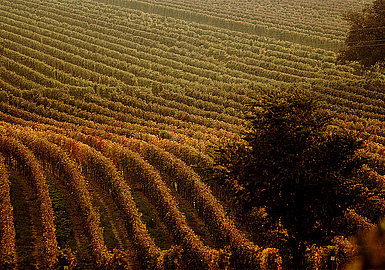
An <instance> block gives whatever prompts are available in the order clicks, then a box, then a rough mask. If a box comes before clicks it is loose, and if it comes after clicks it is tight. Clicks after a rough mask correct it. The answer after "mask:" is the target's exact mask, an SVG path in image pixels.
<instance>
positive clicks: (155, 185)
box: [0, 0, 385, 269]
mask: <svg viewBox="0 0 385 270" xmlns="http://www.w3.org/2000/svg"><path fill="white" fill-rule="evenodd" d="M234 3H237V4H234ZM321 3H322V4H321ZM362 4H363V2H362V1H359V0H356V1H355V0H350V1H342V0H333V1H329V2H328V4H324V1H319V0H311V1H310V0H309V1H306V2H305V1H299V0H298V1H259V0H258V1H257V0H255V1H214V0H209V1H198V0H195V1H183V0H178V1H166V0H157V1H128V0H81V1H80V0H60V1H58V0H2V1H0V52H1V53H0V120H1V125H0V134H1V136H0V154H1V159H0V166H1V170H0V193H1V194H0V197H1V198H4V199H2V200H1V202H0V203H1V207H0V217H1V219H0V235H1V238H0V240H1V242H0V264H1V266H5V265H8V266H16V267H18V268H20V269H24V268H28V267H29V268H36V267H41V268H55V267H56V266H57V264H58V262H60V264H62V265H68V264H70V263H71V262H72V259H73V257H74V256H75V257H76V260H77V264H78V266H79V268H81V269H94V268H95V267H100V268H105V269H113V267H116V268H117V269H120V268H122V267H123V266H125V267H127V268H128V269H174V268H173V267H181V268H182V269H189V268H196V269H225V268H229V269H256V268H263V269H267V268H269V269H270V268H279V267H280V264H281V256H282V254H280V253H279V250H277V249H275V248H273V247H264V246H259V245H258V243H256V242H253V241H252V239H251V238H252V237H251V236H250V232H249V231H248V229H247V226H244V224H239V223H238V221H236V220H233V219H232V217H230V216H229V215H228V214H227V212H228V210H229V209H227V208H224V206H223V205H226V196H224V194H223V192H221V190H220V188H218V187H210V186H208V185H207V184H206V183H205V182H204V176H205V175H204V174H203V173H202V170H201V169H200V168H205V167H210V166H212V162H213V161H212V160H211V158H210V157H209V156H208V154H207V148H208V146H209V145H210V143H211V142H215V141H217V140H219V139H220V138H223V137H229V138H232V137H236V136H237V134H238V133H237V132H238V131H239V130H241V129H244V128H246V121H245V120H244V115H243V114H244V112H245V110H246V107H247V104H250V103H252V102H253V101H254V100H255V99H256V98H257V97H258V96H259V95H260V94H261V93H266V92H269V91H276V90H279V91H290V87H291V86H292V85H293V84H295V85H297V86H298V87H301V88H306V89H308V90H309V91H312V92H313V94H314V96H317V97H320V98H321V99H322V100H324V103H323V104H324V108H325V110H329V111H331V112H333V113H334V115H335V118H336V122H337V123H339V124H340V125H342V126H345V127H347V128H348V129H351V130H357V131H360V134H362V136H364V137H367V138H369V141H368V143H367V149H366V150H365V151H364V153H363V154H365V155H366V156H368V157H370V158H371V160H372V161H373V162H372V164H371V165H372V168H370V169H371V170H372V172H373V175H375V177H378V178H379V179H383V173H384V172H385V171H384V169H383V168H384V157H383V155H384V153H385V148H384V144H385V137H384V136H385V133H384V132H385V130H384V125H383V120H384V118H385V107H384V103H385V93H384V92H383V89H384V85H385V83H384V80H383V77H382V75H380V74H373V73H371V74H369V75H367V74H366V75H361V73H360V72H359V71H357V70H356V68H355V65H354V64H352V65H337V64H335V59H336V52H335V50H336V48H337V47H338V46H341V44H342V43H341V42H342V40H343V37H344V35H345V32H346V30H347V29H346V25H345V24H344V23H342V21H341V18H340V17H339V12H340V11H342V10H345V9H346V8H348V7H355V8H359V7H360V6H362ZM273 7H274V8H273ZM298 7H301V9H299V8H298ZM282 10H285V11H286V13H281V12H282ZM246 11H247V12H246ZM276 14H284V16H276ZM315 15H317V16H315ZM324 15H325V16H324ZM298 17H300V18H303V20H302V19H301V20H298V19H296V18H298ZM20 198H23V200H21V199H20ZM219 198H220V199H219ZM27 254H28V255H27ZM71 258H72V259H71ZM71 267H72V266H71ZM0 268H1V267H0Z"/></svg>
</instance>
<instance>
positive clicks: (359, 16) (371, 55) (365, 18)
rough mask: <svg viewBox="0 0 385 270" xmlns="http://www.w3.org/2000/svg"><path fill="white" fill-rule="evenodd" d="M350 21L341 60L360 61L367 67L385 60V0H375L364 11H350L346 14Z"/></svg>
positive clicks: (340, 56) (345, 17)
mask: <svg viewBox="0 0 385 270" xmlns="http://www.w3.org/2000/svg"><path fill="white" fill-rule="evenodd" d="M344 19H345V20H346V21H347V22H348V23H349V25H350V30H349V32H348V35H347V38H346V41H345V48H344V49H343V50H342V51H341V52H340V55H339V58H338V59H339V60H340V61H358V62H360V63H361V64H362V65H363V66H365V67H370V66H373V65H375V64H377V63H382V62H384V60H385V1H384V0H375V1H374V2H373V3H372V4H371V5H368V6H366V7H365V8H364V9H363V10H362V12H358V11H350V12H347V13H346V14H345V15H344Z"/></svg>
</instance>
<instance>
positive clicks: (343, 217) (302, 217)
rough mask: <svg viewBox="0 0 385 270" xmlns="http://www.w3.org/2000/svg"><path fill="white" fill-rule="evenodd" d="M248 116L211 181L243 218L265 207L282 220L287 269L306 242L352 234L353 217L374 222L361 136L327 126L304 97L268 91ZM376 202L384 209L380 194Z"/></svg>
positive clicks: (375, 187) (299, 262)
mask: <svg viewBox="0 0 385 270" xmlns="http://www.w3.org/2000/svg"><path fill="white" fill-rule="evenodd" d="M249 120H250V129H249V130H248V131H247V132H245V133H244V134H243V135H242V140H240V141H231V140H230V141H228V142H226V143H222V144H221V145H219V146H218V148H217V149H216V151H215V154H214V159H215V162H216V166H215V169H214V172H215V173H214V176H213V179H215V181H217V183H218V184H220V185H225V186H226V187H228V189H229V190H230V191H231V192H232V195H233V198H234V203H235V204H236V205H237V206H238V208H239V209H241V211H242V213H244V215H253V213H256V212H259V213H261V209H263V211H262V212H265V214H266V218H269V219H270V220H271V222H276V223H277V222H278V223H280V224H282V227H283V230H284V232H285V233H284V234H286V235H287V237H286V243H287V247H288V253H289V254H290V256H289V257H290V258H291V259H290V260H291V262H290V263H291V264H292V265H291V267H293V266H296V267H300V268H301V266H303V263H304V257H305V253H306V249H307V248H308V247H309V246H311V245H313V244H316V245H321V246H322V245H329V244H330V243H331V241H332V239H334V238H335V237H338V236H341V235H342V236H348V235H349V234H353V233H354V232H355V230H356V229H357V228H358V227H359V226H360V225H359V226H358V227H357V226H356V225H357V224H359V223H360V222H353V223H354V225H352V224H353V223H352V222H351V219H352V216H354V218H353V219H357V217H359V218H358V219H360V218H362V219H363V220H364V219H366V218H369V219H368V220H370V221H369V222H372V221H373V222H376V221H377V220H376V218H378V216H376V215H373V216H368V215H367V213H366V212H365V210H364V209H365V207H367V206H368V198H370V197H372V196H373V195H374V194H379V191H380V189H381V187H380V184H379V183H378V182H377V181H376V180H375V179H372V178H370V177H367V175H366V174H365V170H364V169H363V166H364V164H365V159H363V158H361V157H360V155H358V153H357V152H358V150H360V149H361V148H362V147H363V143H364V142H363V140H360V139H357V137H356V136H354V135H353V134H351V133H349V132H347V131H346V130H344V129H342V128H340V127H337V126H335V125H333V124H332V118H331V116H330V115H328V114H327V113H325V112H324V111H323V110H321V109H320V107H319V106H318V103H317V102H316V101H314V100H313V99H312V98H311V97H310V96H309V95H307V94H305V93H303V92H300V91H293V92H291V93H290V94H274V95H269V96H266V97H264V98H263V99H261V100H260V101H259V103H258V104H256V105H254V106H252V108H251V113H250V116H249ZM376 203H378V204H380V205H381V206H380V207H381V208H382V209H383V205H384V204H383V200H382V199H378V200H377V202H376ZM361 225H362V224H361ZM349 226H350V227H349ZM349 228H351V229H349Z"/></svg>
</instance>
